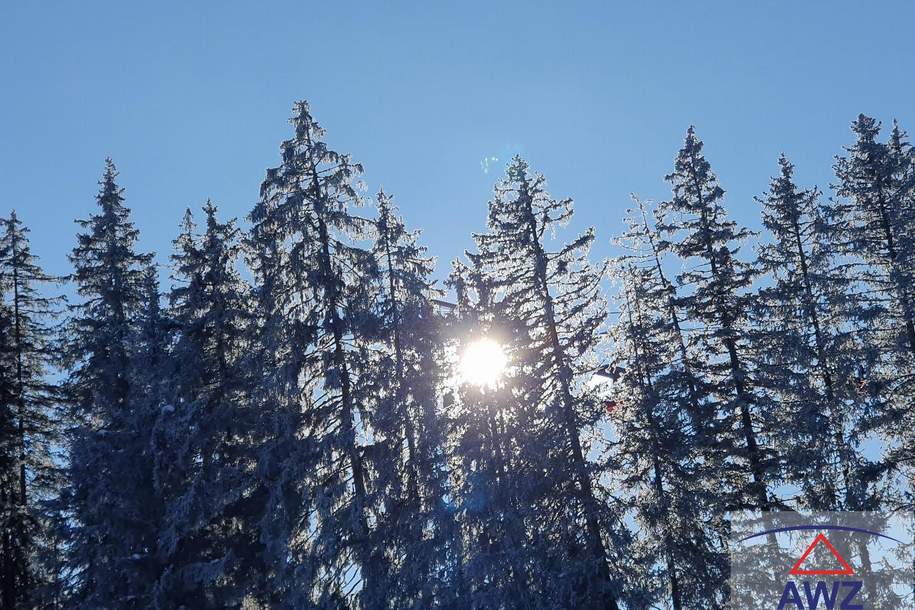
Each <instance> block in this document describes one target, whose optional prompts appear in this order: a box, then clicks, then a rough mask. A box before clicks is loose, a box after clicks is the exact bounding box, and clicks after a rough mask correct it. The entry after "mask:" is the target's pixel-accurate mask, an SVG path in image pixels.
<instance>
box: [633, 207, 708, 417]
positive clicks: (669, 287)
mask: <svg viewBox="0 0 915 610" xmlns="http://www.w3.org/2000/svg"><path fill="white" fill-rule="evenodd" d="M639 208H640V209H641V211H642V222H643V223H644V226H645V235H646V237H647V238H648V243H649V244H650V245H651V253H652V257H653V259H654V265H655V270H657V272H658V278H659V279H660V280H661V284H662V286H663V287H664V290H665V292H666V293H667V298H666V299H665V301H666V305H667V311H668V315H669V316H670V323H671V325H672V326H673V328H674V332H675V333H676V334H677V349H678V350H679V352H680V359H681V360H682V361H683V370H684V372H685V373H686V379H687V383H688V385H689V398H690V403H691V405H692V408H693V410H694V411H695V415H696V416H697V417H698V416H699V414H700V413H701V407H700V401H699V389H698V388H697V387H696V380H695V379H694V378H693V375H692V371H691V367H690V364H689V352H688V351H687V349H686V341H685V340H684V338H683V330H682V329H681V327H680V316H679V315H678V314H677V304H676V300H675V299H676V296H675V295H676V289H675V288H674V285H673V284H672V283H671V282H670V280H668V279H667V275H666V274H665V273H664V269H663V268H662V267H661V256H660V253H659V252H658V247H657V245H656V244H655V241H654V235H653V233H652V230H651V227H650V225H649V224H648V217H647V215H646V214H645V207H644V206H643V205H642V202H641V201H639ZM702 427H703V428H704V422H703V425H702Z"/></svg>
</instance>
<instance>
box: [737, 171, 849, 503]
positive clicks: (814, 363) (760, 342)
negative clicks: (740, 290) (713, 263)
mask: <svg viewBox="0 0 915 610" xmlns="http://www.w3.org/2000/svg"><path fill="white" fill-rule="evenodd" d="M793 176H794V166H793V165H792V164H791V163H790V162H789V161H788V160H787V159H786V158H785V157H784V156H782V157H781V158H780V159H779V174H778V175H777V176H775V177H774V178H772V180H771V183H770V187H769V191H768V192H767V193H766V194H765V195H764V196H763V197H761V198H759V199H758V201H759V203H760V204H761V205H762V207H763V211H762V214H763V223H764V224H765V226H766V228H767V229H768V231H769V233H770V235H771V238H772V239H771V242H769V243H763V244H761V245H760V246H759V247H758V252H759V255H758V267H759V269H760V271H762V272H764V273H767V274H768V275H769V277H770V278H771V282H770V283H769V285H768V286H765V287H763V288H762V289H761V290H760V291H759V294H758V296H757V299H756V303H755V307H754V310H755V312H754V313H755V315H754V319H753V326H754V335H755V342H756V345H757V349H756V352H757V366H758V379H759V383H760V384H762V385H765V386H766V387H767V389H768V390H769V391H770V392H771V393H772V394H773V396H775V398H776V400H777V401H778V404H779V409H778V412H777V415H778V417H779V418H780V419H782V420H783V424H782V426H783V429H784V430H786V431H790V435H791V437H790V438H787V437H786V438H784V439H783V441H782V442H783V447H784V448H785V451H784V454H783V460H784V464H783V468H784V469H785V470H786V471H787V477H788V479H789V480H791V481H792V482H794V484H796V485H798V486H800V487H801V488H803V489H804V492H805V499H804V504H805V505H806V506H807V507H808V508H812V509H816V510H839V509H845V510H861V509H862V508H863V506H864V503H863V502H864V500H865V498H864V495H865V494H866V489H865V488H866V484H865V483H864V481H862V480H860V478H859V477H857V476H856V473H857V472H859V471H862V470H863V469H864V468H865V466H866V461H865V460H864V458H863V456H862V455H861V453H860V451H859V450H858V443H859V442H860V438H859V435H860V433H861V432H862V430H860V429H857V426H856V425H855V424H856V420H857V418H858V417H860V416H861V410H860V408H858V405H859V404H860V401H859V400H857V399H858V397H857V396H856V392H855V390H856V388H854V387H853V386H852V384H849V383H846V382H843V381H841V380H847V379H853V378H855V377H856V375H857V373H858V369H859V368H860V366H861V363H860V362H859V359H858V357H857V355H858V354H860V353H862V350H863V346H862V345H860V343H859V342H858V341H857V340H856V337H855V334H854V332H853V327H851V326H849V324H848V320H850V319H851V318H854V317H856V316H859V315H860V313H859V310H858V308H857V306H856V303H855V300H854V299H852V298H850V296H851V295H850V294H849V288H850V282H849V280H848V278H847V274H846V273H845V270H844V269H843V268H842V267H841V266H837V265H835V264H834V262H833V261H834V258H833V257H832V256H831V254H830V252H829V245H830V234H829V224H828V222H827V214H828V212H826V211H824V209H823V206H822V204H821V203H820V201H819V196H820V193H819V191H818V190H816V189H800V188H798V187H797V185H796V184H795V182H794V177H793Z"/></svg>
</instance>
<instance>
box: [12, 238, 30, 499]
mask: <svg viewBox="0 0 915 610" xmlns="http://www.w3.org/2000/svg"><path fill="white" fill-rule="evenodd" d="M16 242H17V240H16V238H15V236H14V237H13V251H12V260H13V316H14V318H15V319H14V322H13V328H14V334H15V341H16V408H17V411H18V412H17V414H16V415H17V419H18V422H17V426H16V427H17V432H18V435H19V437H18V440H19V498H18V501H19V505H20V506H23V507H25V506H26V499H27V498H26V470H25V383H24V382H23V378H22V323H21V321H20V319H19V264H18V258H19V256H18V252H17V248H16V246H17V243H16Z"/></svg>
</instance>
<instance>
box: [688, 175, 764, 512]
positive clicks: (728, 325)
mask: <svg viewBox="0 0 915 610" xmlns="http://www.w3.org/2000/svg"><path fill="white" fill-rule="evenodd" d="M690 175H691V177H692V179H693V186H694V187H695V189H696V196H697V197H698V198H699V201H698V203H699V208H700V209H701V213H700V218H701V220H702V239H703V242H704V245H705V253H706V257H707V258H708V261H709V265H710V266H711V271H712V278H713V281H714V282H715V309H716V312H717V314H718V318H719V320H720V323H721V329H722V330H723V331H724V333H723V335H724V336H723V338H722V340H723V341H724V347H725V349H726V350H727V352H728V365H729V367H730V370H731V379H732V381H733V382H734V391H735V393H736V394H737V403H738V407H739V409H740V424H741V428H742V430H743V435H744V442H745V443H746V446H747V457H748V459H749V461H750V471H751V472H752V476H753V484H752V488H753V495H755V496H756V501H757V502H758V503H759V508H760V509H761V510H763V511H768V510H769V509H770V504H769V497H768V492H767V490H766V482H765V473H764V470H763V467H762V462H761V460H760V455H759V445H758V443H757V441H756V432H754V430H753V419H752V417H751V415H750V406H749V404H750V399H749V394H748V393H747V389H746V386H745V384H744V371H743V365H742V363H741V362H740V358H739V356H738V353H737V344H736V342H735V340H734V330H733V327H732V320H731V317H730V314H729V313H728V311H727V308H726V307H725V306H724V303H722V302H721V296H722V295H721V293H720V290H719V289H718V286H719V285H720V276H719V273H720V271H719V269H718V261H717V259H716V258H715V253H714V251H713V250H712V242H711V236H710V233H711V228H710V227H709V220H708V216H707V210H706V207H705V201H704V198H703V197H702V187H701V186H700V184H699V179H698V177H697V176H696V174H695V171H694V169H693V164H691V165H690Z"/></svg>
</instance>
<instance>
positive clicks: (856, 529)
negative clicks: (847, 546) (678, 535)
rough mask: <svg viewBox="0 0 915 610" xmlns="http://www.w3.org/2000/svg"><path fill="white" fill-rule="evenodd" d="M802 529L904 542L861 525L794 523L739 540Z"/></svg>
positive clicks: (743, 540) (744, 540)
mask: <svg viewBox="0 0 915 610" xmlns="http://www.w3.org/2000/svg"><path fill="white" fill-rule="evenodd" d="M801 530H837V531H842V532H857V533H859V534H869V535H871V536H878V537H880V538H887V539H888V540H892V541H893V542H896V543H898V544H903V542H902V540H897V539H896V538H893V537H892V536H887V535H886V534H883V533H880V532H875V531H872V530H866V529H862V528H860V527H847V526H844V525H792V526H791V527H777V528H775V529H771V530H763V531H761V532H757V533H755V534H750V535H749V536H747V537H745V538H741V539H740V540H738V541H737V542H746V541H747V540H750V539H751V538H758V537H759V536H765V535H766V534H777V533H779V532H794V531H801Z"/></svg>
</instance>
